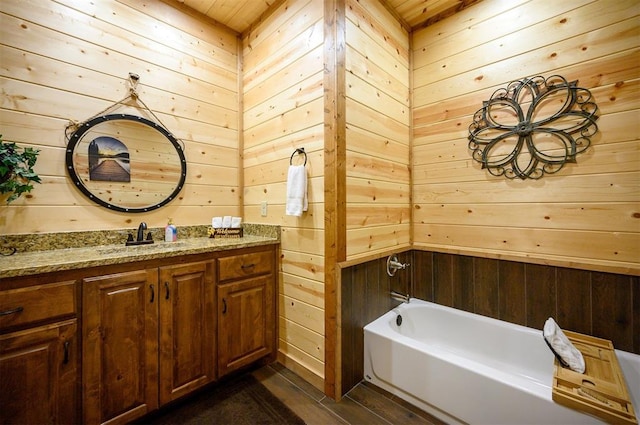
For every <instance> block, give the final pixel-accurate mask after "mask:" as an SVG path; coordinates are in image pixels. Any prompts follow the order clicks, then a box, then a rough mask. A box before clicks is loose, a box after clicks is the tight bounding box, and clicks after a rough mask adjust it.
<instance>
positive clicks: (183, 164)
mask: <svg viewBox="0 0 640 425" xmlns="http://www.w3.org/2000/svg"><path fill="white" fill-rule="evenodd" d="M115 120H125V121H134V122H138V123H142V124H145V125H147V126H149V127H151V128H152V129H154V130H156V131H158V132H159V133H160V134H162V135H163V136H164V137H165V138H166V139H167V140H168V141H169V142H171V144H172V145H173V147H174V148H175V149H176V153H177V154H178V157H179V159H180V168H181V171H180V180H179V182H178V184H177V185H176V188H175V189H174V191H173V192H172V193H171V194H170V195H169V196H168V197H167V198H165V199H164V200H162V201H160V202H159V203H157V204H155V205H151V206H148V207H144V208H126V207H121V206H119V205H115V204H111V203H109V202H106V201H104V200H102V199H101V198H99V197H97V196H96V195H94V194H93V193H91V191H90V190H89V189H88V188H87V187H86V186H85V185H84V183H82V180H81V179H80V177H79V176H78V174H77V173H76V170H75V168H74V166H73V153H74V150H75V147H76V145H78V143H79V142H80V141H81V140H82V136H84V135H85V133H87V131H89V130H90V129H91V128H92V127H94V126H96V125H98V124H101V123H103V122H107V121H115ZM66 167H67V172H68V173H69V177H71V180H72V181H73V183H74V184H75V185H76V187H77V188H78V189H79V190H80V191H81V192H82V193H83V194H84V195H86V196H87V197H88V198H89V199H90V200H92V201H93V202H95V203H97V204H99V205H102V206H103V207H106V208H108V209H110V210H113V211H120V212H128V213H141V212H148V211H153V210H155V209H158V208H160V207H162V206H164V205H166V204H168V203H169V202H171V201H172V200H173V199H175V198H176V196H177V195H178V193H180V191H181V190H182V187H183V186H184V182H185V180H186V177H187V161H186V158H185V156H184V151H183V148H182V146H181V145H180V143H179V142H178V139H176V138H175V137H174V136H173V134H171V133H170V132H169V131H168V130H167V129H166V128H164V127H163V126H161V125H160V124H158V123H155V122H153V121H151V120H149V119H147V118H144V117H139V116H136V115H130V114H109V115H101V116H98V117H95V118H92V119H90V120H88V121H86V122H84V123H83V124H82V125H81V126H80V127H79V128H78V129H77V130H75V131H74V132H73V134H72V135H71V137H70V138H69V143H68V144H67V152H66Z"/></svg>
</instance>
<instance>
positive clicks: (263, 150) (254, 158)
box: [243, 124, 324, 183]
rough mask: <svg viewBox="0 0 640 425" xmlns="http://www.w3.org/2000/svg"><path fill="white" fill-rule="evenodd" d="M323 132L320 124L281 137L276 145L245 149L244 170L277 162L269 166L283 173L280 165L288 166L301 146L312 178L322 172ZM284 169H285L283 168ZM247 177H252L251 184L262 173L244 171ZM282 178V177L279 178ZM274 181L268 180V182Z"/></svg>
mask: <svg viewBox="0 0 640 425" xmlns="http://www.w3.org/2000/svg"><path fill="white" fill-rule="evenodd" d="M323 136H324V132H323V127H322V124H315V125H314V126H312V127H309V128H306V129H304V130H301V131H300V132H298V133H296V134H294V135H292V136H288V137H286V136H285V137H283V138H281V139H279V140H277V142H278V143H271V144H270V143H263V144H261V145H256V146H254V147H252V148H247V149H245V154H244V157H243V160H244V164H245V168H247V169H248V170H253V169H254V168H255V167H257V166H258V167H259V166H263V167H264V166H267V164H270V163H273V162H278V164H277V165H275V164H274V165H271V164H270V165H271V166H272V167H276V168H277V170H278V171H279V172H280V173H283V174H282V175H284V170H282V163H284V164H285V165H286V166H288V165H289V160H290V158H291V154H292V153H293V151H294V150H295V149H296V148H298V147H300V146H303V147H304V148H305V152H306V153H307V166H308V168H309V171H310V174H311V175H312V176H313V175H315V174H317V173H318V170H322V166H323V164H324V151H323V149H322V148H323V144H322V143H323V140H322V138H323ZM315 161H317V162H318V163H317V164H316V162H315ZM285 168H286V167H285ZM246 173H247V175H248V176H250V177H252V178H253V179H254V180H253V183H256V182H258V181H260V179H261V177H260V176H261V174H262V173H253V175H251V174H250V171H246ZM280 178H282V177H280ZM271 181H275V180H268V181H267V183H268V182H271Z"/></svg>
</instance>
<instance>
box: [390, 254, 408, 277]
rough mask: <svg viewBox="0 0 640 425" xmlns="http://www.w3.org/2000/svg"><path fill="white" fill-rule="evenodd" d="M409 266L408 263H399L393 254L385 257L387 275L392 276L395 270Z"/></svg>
mask: <svg viewBox="0 0 640 425" xmlns="http://www.w3.org/2000/svg"><path fill="white" fill-rule="evenodd" d="M409 266H410V264H409V263H401V262H400V261H398V257H397V256H395V255H390V256H389V258H387V274H388V275H389V276H394V275H395V274H396V271H398V270H404V269H406V268H407V267H409Z"/></svg>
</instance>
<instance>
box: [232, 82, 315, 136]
mask: <svg viewBox="0 0 640 425" xmlns="http://www.w3.org/2000/svg"><path fill="white" fill-rule="evenodd" d="M272 86H275V87H277V88H278V91H279V92H278V94H277V95H276V96H274V97H271V98H268V99H267V100H266V101H264V102H262V103H260V104H258V105H256V106H254V107H250V106H249V105H247V106H246V110H245V113H244V117H245V118H244V120H245V127H244V128H245V130H250V129H251V128H252V127H253V126H254V125H256V124H258V123H261V122H264V121H267V120H269V119H271V118H276V117H278V116H280V115H282V114H283V113H285V111H289V110H292V109H295V108H297V107H299V106H301V105H304V104H305V103H308V102H311V101H313V100H316V99H318V98H319V97H320V96H321V95H322V78H321V75H312V76H310V77H309V78H307V79H306V80H303V81H300V83H299V84H296V85H294V86H291V87H286V88H283V87H281V86H278V85H272Z"/></svg>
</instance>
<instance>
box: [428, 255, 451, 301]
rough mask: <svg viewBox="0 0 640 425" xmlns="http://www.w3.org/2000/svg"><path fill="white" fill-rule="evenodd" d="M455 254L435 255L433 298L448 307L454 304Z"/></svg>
mask: <svg viewBox="0 0 640 425" xmlns="http://www.w3.org/2000/svg"><path fill="white" fill-rule="evenodd" d="M452 267H453V256H452V255H451V254H440V253H436V254H435V255H434V257H433V300H434V302H436V303H438V304H442V305H446V306H448V307H452V306H453V276H452Z"/></svg>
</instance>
